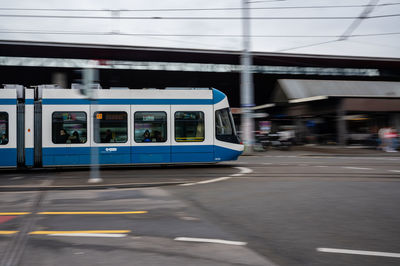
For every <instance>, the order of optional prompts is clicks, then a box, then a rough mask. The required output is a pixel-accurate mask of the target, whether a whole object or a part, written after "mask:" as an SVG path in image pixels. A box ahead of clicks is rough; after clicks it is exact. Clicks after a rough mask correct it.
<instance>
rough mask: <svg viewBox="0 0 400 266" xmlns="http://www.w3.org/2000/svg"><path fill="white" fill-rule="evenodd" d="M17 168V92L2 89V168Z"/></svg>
mask: <svg viewBox="0 0 400 266" xmlns="http://www.w3.org/2000/svg"><path fill="white" fill-rule="evenodd" d="M16 166H17V92H16V90H15V89H0V167H16Z"/></svg>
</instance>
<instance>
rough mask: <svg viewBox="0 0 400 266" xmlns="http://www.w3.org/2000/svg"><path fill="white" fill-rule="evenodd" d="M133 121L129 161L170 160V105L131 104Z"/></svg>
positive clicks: (154, 161) (138, 162)
mask: <svg viewBox="0 0 400 266" xmlns="http://www.w3.org/2000/svg"><path fill="white" fill-rule="evenodd" d="M131 114H132V121H133V127H132V128H133V129H134V132H133V135H132V150H131V162H132V163H133V164H142V163H170V162H171V138H172V134H171V132H172V131H171V124H170V122H171V106H170V105H131Z"/></svg>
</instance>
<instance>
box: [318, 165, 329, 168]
mask: <svg viewBox="0 0 400 266" xmlns="http://www.w3.org/2000/svg"><path fill="white" fill-rule="evenodd" d="M315 167H319V168H324V167H328V166H326V165H316V166H315Z"/></svg>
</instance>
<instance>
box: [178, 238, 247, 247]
mask: <svg viewBox="0 0 400 266" xmlns="http://www.w3.org/2000/svg"><path fill="white" fill-rule="evenodd" d="M174 240H176V241H188V242H204V243H215V244H225V245H236V246H245V245H247V243H246V242H241V241H230V240H223V239H210V238H193V237H176V238H175V239H174Z"/></svg>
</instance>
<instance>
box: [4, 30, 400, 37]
mask: <svg viewBox="0 0 400 266" xmlns="http://www.w3.org/2000/svg"><path fill="white" fill-rule="evenodd" d="M0 33H9V34H12V33H23V34H41V35H45V34H49V35H115V36H118V35H120V36H138V37H140V36H150V37H211V38H242V37H243V35H237V34H167V33H124V32H113V31H110V32H79V31H35V30H0ZM390 35H400V32H385V33H366V34H352V35H348V36H346V37H347V38H351V37H372V36H390ZM342 36H343V35H257V34H255V35H249V36H248V37H250V38H339V37H342Z"/></svg>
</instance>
